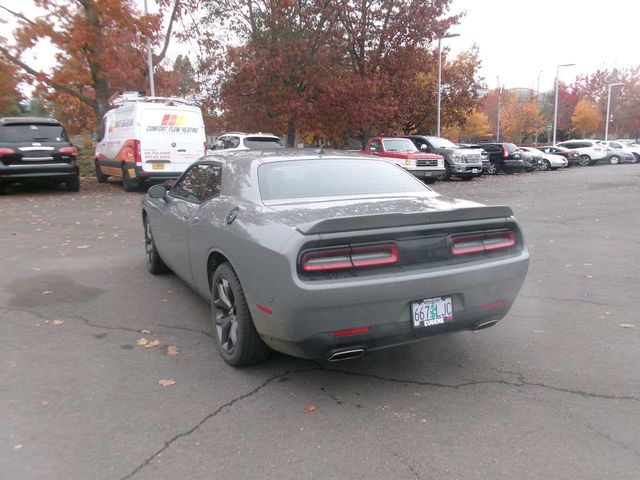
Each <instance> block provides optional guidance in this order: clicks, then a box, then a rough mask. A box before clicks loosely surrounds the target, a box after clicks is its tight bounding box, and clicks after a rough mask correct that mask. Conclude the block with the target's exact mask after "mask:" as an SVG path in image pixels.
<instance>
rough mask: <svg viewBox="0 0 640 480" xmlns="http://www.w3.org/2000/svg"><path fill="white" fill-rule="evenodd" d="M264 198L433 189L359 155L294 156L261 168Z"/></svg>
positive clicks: (260, 174)
mask: <svg viewBox="0 0 640 480" xmlns="http://www.w3.org/2000/svg"><path fill="white" fill-rule="evenodd" d="M258 181H259V184H260V193H261V195H262V199H263V200H265V201H268V200H283V199H293V198H311V197H353V196H370V195H389V194H400V195H407V194H412V193H413V194H415V193H425V192H428V191H430V190H429V189H428V188H427V187H426V186H424V185H423V184H421V183H420V182H419V181H417V180H416V179H415V178H414V177H413V176H412V175H411V174H409V173H406V172H405V171H403V170H402V169H400V168H398V167H397V166H395V165H392V164H390V163H387V162H384V161H375V160H364V159H362V160H359V159H348V158H341V159H318V160H291V161H285V162H273V163H266V164H263V165H261V166H260V168H259V169H258Z"/></svg>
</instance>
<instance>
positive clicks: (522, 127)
mask: <svg viewBox="0 0 640 480" xmlns="http://www.w3.org/2000/svg"><path fill="white" fill-rule="evenodd" d="M506 100H507V101H506V102H505V103H504V107H503V108H502V109H501V112H500V136H501V138H502V139H503V140H509V141H511V142H513V143H515V144H517V145H520V144H522V143H523V141H524V140H525V139H527V138H531V137H533V136H534V135H535V134H536V132H539V131H540V130H541V129H543V128H544V126H545V121H544V118H542V115H540V109H539V108H538V103H537V102H536V101H535V99H530V100H525V101H522V100H519V99H518V98H517V97H516V96H515V95H509V96H508V97H507V99H506Z"/></svg>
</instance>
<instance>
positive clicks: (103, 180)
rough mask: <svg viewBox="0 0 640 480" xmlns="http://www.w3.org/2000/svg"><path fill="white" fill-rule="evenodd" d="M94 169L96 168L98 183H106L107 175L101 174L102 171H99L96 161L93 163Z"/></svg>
mask: <svg viewBox="0 0 640 480" xmlns="http://www.w3.org/2000/svg"><path fill="white" fill-rule="evenodd" d="M94 165H95V168H96V180H97V181H98V183H107V178H109V177H108V175H105V174H104V173H102V170H101V169H100V166H99V165H98V161H97V160H96V161H95V162H94Z"/></svg>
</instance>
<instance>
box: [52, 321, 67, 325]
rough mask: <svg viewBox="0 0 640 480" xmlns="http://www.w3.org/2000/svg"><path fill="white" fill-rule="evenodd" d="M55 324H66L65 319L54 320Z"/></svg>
mask: <svg viewBox="0 0 640 480" xmlns="http://www.w3.org/2000/svg"><path fill="white" fill-rule="evenodd" d="M51 323H53V324H54V325H64V320H54V321H53V322H51Z"/></svg>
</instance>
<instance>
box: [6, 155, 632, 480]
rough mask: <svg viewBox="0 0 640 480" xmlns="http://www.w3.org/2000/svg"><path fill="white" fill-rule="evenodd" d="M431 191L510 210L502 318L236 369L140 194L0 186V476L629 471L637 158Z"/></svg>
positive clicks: (591, 475)
mask: <svg viewBox="0 0 640 480" xmlns="http://www.w3.org/2000/svg"><path fill="white" fill-rule="evenodd" d="M434 188H435V190H437V191H439V192H441V193H443V194H447V195H451V196H456V197H460V198H466V199H470V200H476V201H480V202H483V203H491V204H507V205H510V206H512V207H513V209H514V211H515V213H516V216H517V217H518V219H519V220H520V221H521V223H522V225H523V228H524V233H525V236H526V240H527V242H528V246H529V249H530V251H531V265H530V270H529V275H528V277H527V280H526V282H525V285H524V287H523V289H522V291H521V294H520V296H519V298H518V300H517V301H516V304H515V305H514V307H513V309H512V310H511V312H510V313H509V315H508V316H507V317H506V318H505V319H504V320H503V321H501V322H500V323H499V324H498V325H497V326H496V327H493V328H490V329H487V330H483V331H481V332H477V333H471V332H467V333H461V334H457V335H453V336H448V337H440V338H436V339H433V340H430V341H428V342H426V343H419V344H415V345H412V346H409V347H401V348H396V349H391V350H387V351H383V352H374V353H370V354H366V355H365V356H363V357H362V358H360V359H357V360H353V361H348V362H341V363H335V364H321V363H313V362H308V361H302V360H297V359H293V358H290V357H286V356H284V355H273V356H272V357H271V359H270V360H269V361H268V362H267V363H265V364H262V365H259V366H255V367H250V368H242V369H234V368H232V367H229V366H227V365H226V364H225V363H224V362H223V361H222V359H221V358H220V357H219V355H218V353H217V352H216V349H215V345H214V340H213V338H212V326H211V324H210V321H209V312H208V305H207V304H206V303H205V301H203V300H202V299H201V298H200V297H198V296H197V295H196V294H194V293H192V291H191V290H190V289H189V288H188V287H187V286H186V285H185V284H183V283H182V281H180V280H179V279H178V278H176V277H175V276H173V275H164V276H160V277H153V276H152V275H150V274H148V273H147V271H146V269H145V258H144V251H143V246H144V244H143V232H142V227H141V221H140V200H141V198H142V194H141V193H124V192H123V191H121V187H120V186H119V185H118V184H110V185H106V186H105V185H97V184H95V183H94V181H91V180H85V181H84V183H83V191H82V192H81V193H79V194H73V193H66V192H63V191H62V190H58V189H46V188H40V189H37V188H30V189H21V188H17V189H15V188H14V189H13V190H12V191H11V192H10V194H9V195H8V196H6V197H0V219H1V222H0V233H1V234H0V251H1V252H2V257H3V258H2V276H1V277H0V348H1V349H2V355H1V357H2V368H1V369H0V391H1V392H2V393H1V395H0V478H1V479H20V480H25V479H125V478H135V479H159V478H162V479H163V478H171V479H174V478H182V479H219V478H226V479H263V478H264V479H266V478H277V479H296V480H299V479H305V478H319V479H332V478H359V477H361V478H368V479H389V478H394V479H430V478H438V479H449V478H450V479H462V478H464V479H487V478H492V479H528V478H531V479H540V478H548V479H603V478H616V479H634V480H636V479H638V478H640V427H639V425H640V368H639V365H640V313H639V311H640V289H639V288H638V287H639V285H640V273H639V272H638V270H639V267H640V240H639V239H640V220H639V218H640V217H639V216H638V207H639V205H640V166H638V165H620V166H595V167H587V168H577V167H576V168H571V169H569V170H566V171H557V172H538V173H534V174H521V175H500V176H497V177H483V178H480V179H476V180H474V181H472V182H462V181H452V182H448V183H441V182H440V183H437V184H436V185H435V186H434ZM487 281H488V282H490V281H491V279H490V278H487ZM407 321H408V320H407ZM147 332H148V333H147ZM141 338H145V339H146V340H147V341H149V342H153V341H155V340H158V343H159V344H158V345H157V346H155V347H150V348H145V347H143V346H141V345H139V344H138V342H139V341H140V339H141ZM139 343H143V342H142V341H140V342H139ZM169 345H172V346H175V347H177V351H178V354H177V355H167V353H166V347H167V346H169ZM162 379H166V380H174V381H175V384H174V385H169V386H165V387H162V386H159V385H158V383H157V382H158V381H159V380H162ZM169 383H171V382H169ZM305 412H308V413H305Z"/></svg>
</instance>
